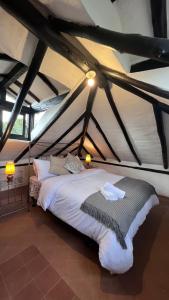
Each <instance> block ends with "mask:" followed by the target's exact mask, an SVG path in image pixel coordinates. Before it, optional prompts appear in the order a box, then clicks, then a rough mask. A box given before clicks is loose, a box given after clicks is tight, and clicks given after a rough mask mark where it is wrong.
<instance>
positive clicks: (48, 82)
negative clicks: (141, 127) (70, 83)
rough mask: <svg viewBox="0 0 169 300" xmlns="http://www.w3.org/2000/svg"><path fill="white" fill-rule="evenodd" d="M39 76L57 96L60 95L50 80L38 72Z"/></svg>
mask: <svg viewBox="0 0 169 300" xmlns="http://www.w3.org/2000/svg"><path fill="white" fill-rule="evenodd" d="M38 76H39V77H40V79H41V80H42V81H43V82H44V83H45V84H46V85H47V86H48V88H49V89H50V90H51V91H52V92H53V93H54V94H55V95H56V96H57V95H59V91H58V89H57V88H56V87H55V86H54V85H53V84H52V83H51V82H50V80H49V79H48V78H47V77H46V76H45V75H44V74H42V73H40V72H38Z"/></svg>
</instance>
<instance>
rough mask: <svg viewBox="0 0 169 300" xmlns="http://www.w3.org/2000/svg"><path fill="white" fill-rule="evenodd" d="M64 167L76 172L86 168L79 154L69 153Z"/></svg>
mask: <svg viewBox="0 0 169 300" xmlns="http://www.w3.org/2000/svg"><path fill="white" fill-rule="evenodd" d="M64 167H65V168H66V169H67V170H69V171H70V172H72V173H74V174H78V173H80V172H81V171H83V170H84V169H85V167H84V166H83V163H82V162H81V160H80V159H79V157H78V156H73V155H72V154H70V153H68V155H67V157H66V161H65V165H64Z"/></svg>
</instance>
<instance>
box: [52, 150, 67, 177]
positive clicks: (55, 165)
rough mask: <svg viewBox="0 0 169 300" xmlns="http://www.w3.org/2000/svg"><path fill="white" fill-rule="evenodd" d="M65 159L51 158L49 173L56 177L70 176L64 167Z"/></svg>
mask: <svg viewBox="0 0 169 300" xmlns="http://www.w3.org/2000/svg"><path fill="white" fill-rule="evenodd" d="M64 164H65V158H64V157H63V158H62V157H55V156H52V155H51V156H50V170H49V172H50V173H52V174H55V175H66V174H69V172H68V170H66V169H65V167H64Z"/></svg>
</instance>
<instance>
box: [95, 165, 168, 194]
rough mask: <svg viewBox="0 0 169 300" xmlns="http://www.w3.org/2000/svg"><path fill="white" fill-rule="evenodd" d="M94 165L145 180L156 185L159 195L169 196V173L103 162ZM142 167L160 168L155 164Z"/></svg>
mask: <svg viewBox="0 0 169 300" xmlns="http://www.w3.org/2000/svg"><path fill="white" fill-rule="evenodd" d="M93 165H96V166H97V167H98V168H102V169H105V170H107V171H108V172H111V173H114V174H118V175H122V176H128V177H133V178H137V179H142V180H145V181H147V182H149V183H150V184H152V185H153V186H154V187H155V189H156V192H157V193H158V194H159V195H162V196H166V197H169V175H165V174H158V173H153V172H148V171H142V170H135V169H129V168H125V167H118V166H111V165H105V164H101V163H93ZM128 165H129V164H128ZM142 167H147V168H156V169H158V168H159V167H158V166H155V165H142Z"/></svg>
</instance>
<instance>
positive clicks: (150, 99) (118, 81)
mask: <svg viewBox="0 0 169 300" xmlns="http://www.w3.org/2000/svg"><path fill="white" fill-rule="evenodd" d="M106 78H107V79H108V80H110V81H111V82H112V83H114V84H115V85H117V86H119V87H120V88H122V89H124V90H126V91H128V92H130V93H132V94H134V95H136V96H138V97H140V98H142V99H143V100H145V101H147V102H149V103H151V104H155V105H158V106H159V107H160V109H161V110H163V111H164V112H166V113H169V105H167V104H165V103H163V102H160V101H158V100H157V99H156V98H154V97H153V96H151V95H149V94H146V93H145V92H143V91H142V90H140V89H138V88H136V87H134V86H132V85H130V84H128V83H126V82H125V80H123V79H119V78H115V77H112V76H110V75H107V76H106Z"/></svg>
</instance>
